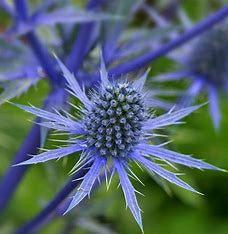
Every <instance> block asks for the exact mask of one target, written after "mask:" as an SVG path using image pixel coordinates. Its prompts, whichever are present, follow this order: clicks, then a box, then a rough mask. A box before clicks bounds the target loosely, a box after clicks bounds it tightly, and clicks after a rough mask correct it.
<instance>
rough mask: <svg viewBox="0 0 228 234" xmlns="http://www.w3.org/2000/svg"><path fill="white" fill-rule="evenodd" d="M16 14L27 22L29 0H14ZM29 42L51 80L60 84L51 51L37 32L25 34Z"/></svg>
mask: <svg viewBox="0 0 228 234" xmlns="http://www.w3.org/2000/svg"><path fill="white" fill-rule="evenodd" d="M14 6H15V10H16V12H17V14H16V16H17V18H18V20H19V23H20V22H23V23H26V22H28V21H29V15H28V6H27V0H14ZM25 38H26V39H27V40H28V43H29V45H30V47H31V49H32V51H33V53H34V55H35V56H36V58H37V59H38V61H39V63H40V65H41V66H42V67H43V69H44V71H45V72H46V74H47V76H48V78H49V80H50V81H51V83H52V84H53V85H59V83H60V81H61V79H60V76H59V74H58V72H57V71H56V69H55V66H54V63H53V61H52V59H51V56H50V54H49V52H48V51H47V50H46V49H45V48H44V46H43V45H42V43H41V42H40V40H39V38H38V37H37V36H36V34H35V32H29V33H27V34H26V35H25Z"/></svg>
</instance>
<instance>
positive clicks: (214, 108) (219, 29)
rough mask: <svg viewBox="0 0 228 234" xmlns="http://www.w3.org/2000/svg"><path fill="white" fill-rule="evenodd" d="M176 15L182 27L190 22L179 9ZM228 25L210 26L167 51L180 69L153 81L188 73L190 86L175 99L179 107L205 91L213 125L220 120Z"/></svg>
mask: <svg viewBox="0 0 228 234" xmlns="http://www.w3.org/2000/svg"><path fill="white" fill-rule="evenodd" d="M180 13H181V14H180V15H181V19H182V23H183V25H184V27H186V28H188V27H189V25H191V24H192V23H191V20H190V19H189V18H188V17H187V15H186V14H185V13H184V11H183V10H180ZM227 38H228V27H227V22H225V23H221V24H219V25H217V26H215V27H214V28H212V29H210V30H209V31H208V32H206V33H205V34H203V35H201V36H200V37H199V38H197V39H195V40H194V41H193V42H191V43H189V44H187V45H186V46H184V47H183V48H182V49H179V50H177V51H175V52H173V53H171V54H170V55H169V57H170V58H171V59H173V60H174V61H175V62H177V63H178V64H180V65H181V66H182V70H180V71H176V72H172V73H167V74H162V75H160V76H158V77H157V78H156V79H155V80H156V81H161V82H163V81H177V80H181V79H185V78H186V77H190V78H191V80H190V82H191V83H190V86H189V88H188V89H187V91H186V93H185V95H184V97H183V98H182V99H181V100H180V101H179V106H180V107H185V106H190V105H191V104H192V103H193V102H194V100H195V99H196V98H197V97H198V95H200V94H201V93H202V92H203V93H205V92H206V94H207V96H208V100H209V106H210V114H211V116H212V120H213V124H214V127H215V129H218V128H219V126H220V121H221V113H220V109H219V93H221V92H227V91H228V81H227V78H226V77H227V74H228V64H227V59H228V55H227V54H228V53H227V51H228V45H227Z"/></svg>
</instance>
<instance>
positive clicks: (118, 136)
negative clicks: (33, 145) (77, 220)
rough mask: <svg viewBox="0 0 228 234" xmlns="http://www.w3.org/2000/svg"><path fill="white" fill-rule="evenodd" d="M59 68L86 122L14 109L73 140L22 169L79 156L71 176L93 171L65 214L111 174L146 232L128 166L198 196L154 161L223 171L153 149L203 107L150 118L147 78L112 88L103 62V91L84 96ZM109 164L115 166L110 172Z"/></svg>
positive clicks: (25, 162) (74, 80) (66, 114)
mask: <svg viewBox="0 0 228 234" xmlns="http://www.w3.org/2000/svg"><path fill="white" fill-rule="evenodd" d="M58 63H59V66H60V67H61V70H62V72H63V75H64V77H65V78H66V81H67V83H68V88H69V92H70V93H71V94H72V95H73V96H75V97H77V98H78V99H79V100H80V101H81V102H82V103H83V105H84V107H83V108H81V109H80V110H81V115H82V118H81V119H79V120H77V119H76V117H75V116H72V115H71V114H70V113H66V112H65V115H63V114H61V113H59V112H56V113H52V112H48V111H45V110H41V109H38V108H36V107H29V106H24V105H20V104H15V105H16V106H18V107H19V108H21V109H23V110H25V111H27V112H30V113H32V114H34V115H36V116H39V117H41V118H43V119H46V122H42V123H41V124H42V125H44V126H46V127H48V128H52V129H55V130H57V131H61V132H62V131H63V132H65V133H66V134H68V135H69V138H70V139H69V140H66V142H67V143H69V146H66V147H61V148H58V149H53V150H48V151H46V152H43V153H41V154H39V155H36V156H34V157H32V158H31V159H29V160H27V161H24V162H22V163H20V164H18V165H27V164H36V163H41V162H46V161H48V160H51V159H59V158H63V157H65V156H67V155H69V154H73V153H76V152H81V156H80V159H79V161H78V162H77V164H76V165H75V167H74V168H73V170H72V171H73V172H74V171H76V170H77V169H78V168H81V167H83V166H85V165H90V169H89V171H88V172H87V174H86V175H85V176H84V177H83V178H82V183H81V185H80V187H79V188H78V190H77V192H76V194H75V195H74V197H73V199H72V201H71V203H70V205H69V207H68V209H67V211H66V212H68V211H70V210H71V209H72V208H73V207H75V206H76V205H77V204H78V203H80V202H81V201H82V200H83V199H84V198H85V197H86V196H87V195H89V194H90V191H91V189H92V187H93V184H94V183H95V181H96V180H97V179H98V177H99V174H100V172H101V170H104V171H105V174H106V175H107V174H108V173H107V171H108V170H109V171H111V177H110V181H111V178H112V176H113V174H114V173H115V172H117V174H118V175H119V179H120V184H121V186H122V189H123V192H124V196H125V199H126V204H127V206H128V207H129V208H130V210H131V212H132V214H133V216H134V218H135V220H136V221H137V223H138V225H139V226H140V228H141V229H142V228H143V227H142V220H141V211H140V208H139V206H138V203H137V200H136V196H135V192H136V190H135V189H134V187H133V186H132V184H131V182H130V179H129V176H128V172H129V173H130V174H131V175H132V176H133V177H135V178H137V179H138V177H137V176H136V175H135V174H134V173H133V171H132V170H131V169H130V167H129V163H130V162H136V163H139V164H141V165H142V166H143V167H145V168H146V169H147V170H148V171H149V172H152V173H155V174H156V175H158V176H160V177H162V178H164V179H166V180H168V181H169V182H171V183H173V184H176V185H178V186H180V187H182V188H185V189H187V190H190V191H192V192H197V191H196V190H195V189H194V188H192V187H191V186H190V185H188V184H187V183H185V182H184V181H182V180H181V179H180V178H178V177H177V174H175V173H173V172H170V171H168V170H166V169H164V168H163V167H161V166H160V165H159V164H158V163H156V161H155V160H157V159H159V160H161V161H164V162H168V163H177V164H182V165H185V166H188V167H193V168H199V169H212V170H219V169H218V168H217V167H215V166H212V165H210V164H208V163H206V162H203V161H201V160H198V159H194V158H192V157H190V156H187V155H184V154H180V153H176V152H173V151H170V150H167V149H165V148H163V147H162V145H152V144H151V138H152V137H153V130H154V129H158V128H161V127H165V126H169V125H172V124H179V123H180V122H179V121H180V119H182V118H183V117H185V116H187V115H189V114H190V113H191V112H193V111H195V110H197V109H198V108H199V107H200V106H193V107H187V108H184V109H181V110H178V111H174V112H169V113H167V114H164V115H161V116H159V117H154V116H150V114H149V112H148V106H147V103H148V102H147V100H146V94H145V92H144V91H143V86H144V82H145V80H146V75H144V76H142V77H141V78H140V79H138V80H135V81H133V82H128V81H127V80H126V81H120V82H111V81H110V80H109V79H108V76H107V72H106V69H105V66H104V62H103V61H101V70H100V76H101V82H100V86H99V87H97V89H96V90H91V92H90V94H89V95H86V93H85V91H84V90H83V89H81V88H80V86H79V84H78V83H77V81H76V79H75V77H74V76H73V75H72V74H71V73H70V72H69V70H68V69H67V68H66V67H65V65H64V64H63V63H62V62H60V61H59V60H58ZM76 108H77V109H79V108H78V107H76ZM75 136H78V137H79V136H80V138H75ZM108 161H111V162H112V166H110V164H108ZM110 181H109V182H110Z"/></svg>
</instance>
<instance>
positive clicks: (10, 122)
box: [0, 0, 228, 234]
mask: <svg viewBox="0 0 228 234" xmlns="http://www.w3.org/2000/svg"><path fill="white" fill-rule="evenodd" d="M75 2H76V1H75ZM81 2H82V1H81ZM163 2H167V1H158V0H157V1H151V4H152V5H153V4H156V5H157V6H159V7H162V4H163ZM225 3H228V2H227V1H222V0H221V1H219V0H214V1H212V0H211V1H208V0H183V1H182V5H183V8H184V9H185V10H186V11H187V13H188V14H189V15H190V17H191V19H192V20H193V21H198V20H199V19H202V18H203V17H205V16H206V15H208V14H209V13H210V12H212V11H214V10H216V9H218V8H219V7H221V6H223V5H224V4H225ZM4 17H5V16H4ZM0 19H3V14H2V13H0ZM3 21H4V20H3ZM3 21H2V22H0V24H1V27H2V28H3V27H4V22H3ZM169 66H170V64H169V61H167V60H165V59H159V60H158V61H156V62H154V63H153V66H152V74H156V73H161V72H164V71H166V70H167V67H169ZM164 68H165V69H164ZM48 90H49V87H48V84H47V82H46V81H44V80H43V81H40V82H39V83H38V85H37V86H36V87H33V88H32V89H30V91H29V92H27V93H26V94H24V95H23V96H22V97H20V98H16V99H15V100H13V101H15V102H19V103H24V104H27V103H28V100H29V102H30V103H32V104H33V105H35V106H40V105H41V103H42V101H43V100H44V98H45V96H46V95H47V93H48ZM205 100H206V99H205V98H204V97H200V100H199V102H201V103H202V102H204V101H205ZM227 106H228V98H227V96H222V95H221V109H222V116H223V118H222V124H221V130H220V132H217V133H216V132H215V131H214V129H213V126H212V122H211V119H210V116H209V114H208V106H204V107H203V108H201V109H200V110H198V111H197V112H195V113H193V114H192V115H191V116H190V117H188V118H186V124H184V125H180V126H175V127H170V128H169V129H168V132H169V136H170V137H169V138H170V139H172V140H173V143H171V144H170V147H171V148H172V149H174V150H176V151H178V152H182V153H186V154H192V155H194V156H195V157H197V158H202V159H205V160H206V161H207V162H209V163H211V164H214V165H216V166H218V167H221V168H224V169H227V170H228V108H227ZM27 119H29V120H32V119H33V117H32V116H31V115H30V114H27V113H24V112H22V111H21V110H18V109H16V108H15V107H13V106H11V105H10V104H4V105H3V106H1V107H0V157H1V163H0V174H1V175H2V174H3V172H4V170H5V169H6V168H7V167H8V165H9V163H10V161H11V159H12V158H13V156H14V154H15V153H16V152H17V149H18V148H19V146H20V144H21V143H22V142H23V139H24V137H25V136H26V133H27V132H28V130H29V128H30V126H31V124H32V123H31V122H30V121H27ZM48 144H51V142H49V143H48ZM75 160H76V159H75V158H74V156H71V157H69V158H68V159H67V160H60V161H58V162H54V161H51V162H48V163H46V164H42V165H33V166H32V167H31V168H30V169H29V171H28V173H27V175H26V176H25V178H24V179H23V181H22V182H21V184H20V186H19V188H18V190H17V192H16V193H15V195H14V197H13V199H12V201H11V203H10V206H9V207H8V209H7V210H6V212H5V214H4V215H2V216H1V217H0V234H8V233H12V231H13V230H15V229H16V228H17V227H19V226H20V225H21V224H23V223H24V222H26V221H28V220H29V219H30V218H31V217H33V215H35V214H37V213H38V212H39V211H40V210H41V209H42V208H43V207H44V206H45V204H47V203H48V201H49V200H50V199H52V198H53V197H54V196H55V194H56V193H57V192H58V190H59V189H60V188H61V187H62V185H63V184H64V182H66V181H67V180H68V178H69V176H68V171H69V169H70V168H71V167H72V165H73V163H74V162H75ZM180 171H181V172H184V173H185V175H184V176H182V178H183V179H184V180H185V181H187V182H189V183H190V184H191V185H192V186H193V187H195V188H196V189H198V190H199V191H200V192H202V193H203V194H204V196H200V195H197V194H193V193H191V192H188V191H185V190H183V189H181V188H178V187H176V186H173V185H170V184H168V185H169V188H170V191H171V192H169V193H168V194H167V193H166V192H165V191H164V190H163V189H162V188H161V187H159V186H158V185H157V184H156V183H155V182H154V181H153V180H152V179H151V177H150V176H149V175H148V174H147V173H146V172H144V173H141V172H140V171H138V173H137V174H138V175H139V177H140V178H141V180H142V181H143V182H144V184H145V186H144V187H143V186H141V185H140V184H139V183H135V181H133V184H134V186H135V187H136V189H137V190H139V191H140V192H142V193H143V194H144V195H145V196H144V197H142V196H138V201H139V205H140V207H141V209H142V210H143V222H144V230H145V233H150V234H182V233H185V234H192V233H195V234H198V233H199V234H227V233H228V174H227V173H222V172H211V171H198V170H193V169H187V168H184V167H183V168H182V167H181V168H180ZM117 185H118V181H117V177H115V178H114V182H113V184H112V186H111V187H110V189H109V190H108V191H106V188H105V186H101V187H100V188H99V189H98V190H97V191H96V192H95V193H93V194H92V196H91V199H90V200H88V201H87V202H86V203H84V204H83V205H82V206H80V207H78V208H76V209H75V210H74V211H72V212H71V213H70V214H69V215H66V216H63V217H57V218H55V219H53V221H52V222H51V223H48V224H47V225H45V226H44V227H43V228H42V229H41V230H40V231H39V232H38V233H42V234H49V233H50V234H52V233H53V234H54V233H69V234H74V233H77V234H83V233H84V234H86V233H110V234H111V233H124V234H125V233H131V234H135V233H136V234H137V233H141V231H140V230H139V228H138V226H137V224H136V223H135V221H134V219H133V217H132V215H131V213H130V211H129V210H126V209H125V201H124V196H123V193H122V191H121V189H117Z"/></svg>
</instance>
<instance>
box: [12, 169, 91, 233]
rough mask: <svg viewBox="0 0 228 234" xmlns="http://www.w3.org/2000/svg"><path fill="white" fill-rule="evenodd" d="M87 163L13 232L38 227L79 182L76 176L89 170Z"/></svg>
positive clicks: (81, 175) (28, 231)
mask: <svg viewBox="0 0 228 234" xmlns="http://www.w3.org/2000/svg"><path fill="white" fill-rule="evenodd" d="M88 167H89V165H86V166H85V168H82V169H80V170H79V171H78V172H77V173H75V174H74V175H73V177H71V178H70V180H69V181H68V182H67V183H66V184H65V186H64V187H63V188H62V189H61V190H60V192H59V193H58V194H57V195H56V196H55V197H54V199H53V200H52V201H51V202H50V203H48V205H47V206H46V207H45V208H44V209H43V210H42V211H41V212H40V213H39V214H38V215H37V216H35V217H34V218H33V219H31V220H30V221H29V222H28V223H26V224H25V225H23V226H22V227H21V228H20V229H18V230H17V231H16V232H15V234H25V233H31V232H32V231H33V230H34V229H36V228H37V227H39V226H40V225H41V224H42V223H43V222H45V220H46V219H47V218H48V216H49V215H51V213H52V212H53V211H55V209H56V208H57V207H58V206H59V205H60V204H61V202H63V201H64V200H65V199H66V197H67V196H68V195H69V194H70V193H71V192H72V191H73V190H74V189H75V188H76V187H77V186H78V185H79V184H80V183H81V182H80V181H79V180H77V179H78V178H81V177H83V176H84V175H85V174H86V173H87V172H88V170H89V168H88Z"/></svg>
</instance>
